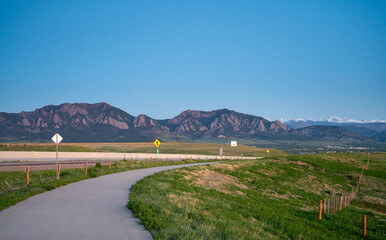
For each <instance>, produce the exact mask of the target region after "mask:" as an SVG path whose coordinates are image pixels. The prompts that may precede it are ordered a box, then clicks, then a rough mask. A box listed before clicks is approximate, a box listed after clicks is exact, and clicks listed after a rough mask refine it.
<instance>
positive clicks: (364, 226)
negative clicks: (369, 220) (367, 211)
mask: <svg viewBox="0 0 386 240" xmlns="http://www.w3.org/2000/svg"><path fill="white" fill-rule="evenodd" d="M363 238H366V215H363Z"/></svg>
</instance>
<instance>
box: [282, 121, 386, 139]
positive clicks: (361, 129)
mask: <svg viewBox="0 0 386 240" xmlns="http://www.w3.org/2000/svg"><path fill="white" fill-rule="evenodd" d="M283 122H284V123H285V124H286V125H287V126H288V127H290V128H293V129H300V128H304V127H309V126H340V127H343V128H345V129H346V130H348V131H350V132H353V133H357V134H360V135H362V136H365V137H374V136H376V135H378V134H380V133H381V132H382V131H384V130H386V121H385V120H372V121H366V120H365V121H358V120H355V119H350V118H339V117H335V116H332V117H329V118H323V119H319V120H305V119H296V120H284V121H283ZM374 139H376V138H374Z"/></svg>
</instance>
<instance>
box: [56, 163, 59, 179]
mask: <svg viewBox="0 0 386 240" xmlns="http://www.w3.org/2000/svg"><path fill="white" fill-rule="evenodd" d="M59 178H60V163H59V164H58V172H57V175H56V179H58V180H59Z"/></svg>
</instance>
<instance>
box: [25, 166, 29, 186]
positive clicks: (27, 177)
mask: <svg viewBox="0 0 386 240" xmlns="http://www.w3.org/2000/svg"><path fill="white" fill-rule="evenodd" d="M25 183H26V184H27V186H28V184H29V167H26V168H25Z"/></svg>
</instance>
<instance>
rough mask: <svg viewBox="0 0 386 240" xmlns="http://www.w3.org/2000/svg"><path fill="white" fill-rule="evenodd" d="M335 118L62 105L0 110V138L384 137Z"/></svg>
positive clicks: (373, 128) (375, 128)
mask: <svg viewBox="0 0 386 240" xmlns="http://www.w3.org/2000/svg"><path fill="white" fill-rule="evenodd" d="M337 122H339V120H336V119H335V120H333V119H332V118H331V119H330V122H328V123H329V124H330V125H329V126H313V124H316V122H313V121H297V124H298V125H296V128H298V129H292V128H290V127H288V126H287V125H285V124H283V123H282V122H280V121H277V120H276V121H268V120H267V119H264V118H262V117H258V116H253V115H249V114H243V113H238V112H235V111H232V110H228V109H219V110H214V111H209V112H206V111H195V110H186V111H184V112H182V113H181V114H179V115H178V116H176V117H174V118H172V119H165V120H156V119H153V118H151V117H149V116H146V115H143V114H141V115H139V116H137V117H134V116H132V115H130V114H128V113H126V112H125V111H122V110H120V109H118V108H115V107H113V106H111V105H109V104H107V103H96V104H87V103H74V104H70V103H64V104H61V105H59V106H54V105H49V106H45V107H43V108H40V109H36V110H35V111H32V112H21V113H0V142H47V141H50V139H51V137H52V135H53V134H54V133H56V132H58V133H60V134H61V135H62V136H63V138H64V142H143V141H154V139H155V138H159V139H160V140H161V141H202V140H205V141H211V142H221V141H222V140H221V139H222V138H235V139H241V140H245V141H246V142H248V141H249V142H250V141H252V142H258V141H260V142H261V141H262V142H263V143H264V142H271V143H273V144H276V145H277V144H282V143H283V141H286V142H287V143H289V144H292V143H291V141H292V140H295V141H303V142H304V141H335V142H338V141H339V142H356V143H358V142H365V143H372V142H374V141H383V139H384V138H383V137H382V135H380V133H381V131H383V130H385V129H386V124H385V123H366V124H365V125H364V124H362V123H352V124H354V125H342V126H331V124H343V123H337ZM320 125H321V124H320ZM290 126H293V125H290ZM300 127H301V128H300ZM364 127H366V128H364ZM345 128H346V129H345ZM379 129H381V131H379ZM355 132H356V133H355ZM366 136H371V137H373V136H377V137H374V138H373V139H369V138H368V137H366ZM295 145H296V144H295Z"/></svg>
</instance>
